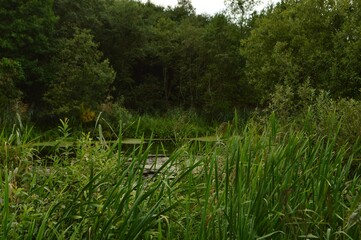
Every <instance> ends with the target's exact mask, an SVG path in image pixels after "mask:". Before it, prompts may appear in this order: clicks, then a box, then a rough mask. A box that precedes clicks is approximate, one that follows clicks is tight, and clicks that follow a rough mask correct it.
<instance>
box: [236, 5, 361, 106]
mask: <svg viewBox="0 0 361 240" xmlns="http://www.w3.org/2000/svg"><path fill="white" fill-rule="evenodd" d="M353 5H354V4H353V3H351V2H348V1H347V3H345V4H344V5H342V4H338V3H337V4H336V1H333V0H330V1H317V0H304V1H296V0H289V1H284V2H281V3H279V4H278V5H277V6H275V7H274V8H272V9H270V10H269V11H268V12H266V14H265V15H263V16H262V17H259V18H258V19H257V20H256V22H255V28H254V29H253V30H252V31H251V35H250V36H249V37H248V38H247V39H245V40H243V41H242V47H241V53H242V55H243V56H244V57H245V58H246V59H247V68H246V72H247V76H248V78H249V80H250V81H251V82H252V83H253V84H254V85H255V86H256V88H257V90H258V94H259V98H260V99H264V100H266V99H268V98H269V96H270V94H271V93H272V92H273V91H274V90H275V86H276V85H287V86H290V87H291V88H293V89H294V90H295V89H297V87H298V86H299V84H302V83H304V82H306V81H309V82H310V85H311V87H313V88H317V89H324V90H328V91H330V92H331V94H332V95H333V96H335V97H355V95H354V94H355V89H359V88H360V86H361V85H360V80H359V79H360V78H359V76H360V71H359V69H360V68H359V67H360V61H359V60H360V58H359V57H357V56H355V55H353V54H354V53H355V52H357V49H360V48H359V47H358V46H359V43H360V40H359V37H358V36H357V35H358V34H356V33H355V32H353V31H356V32H357V31H358V30H357V29H358V27H352V28H349V27H347V26H350V25H349V23H348V22H349V21H350V20H348V19H349V18H351V19H353V18H354V16H355V14H356V12H358V13H357V14H359V11H355V12H349V11H348V10H346V9H349V8H353V7H354V6H353ZM356 19H357V18H356ZM359 19H360V18H358V20H356V21H353V20H352V21H351V22H352V26H358V25H359V23H360V20H359ZM351 22H350V23H351ZM351 29H352V30H351ZM350 30H351V31H350ZM348 36H349V37H351V36H353V37H351V38H348ZM356 36H357V37H356ZM350 58H352V60H350ZM340 63H341V64H340ZM343 63H345V64H344V65H343ZM346 65H347V67H346ZM340 66H342V67H341V68H342V69H341V68H340ZM349 66H352V67H351V68H350V67H349Z"/></svg>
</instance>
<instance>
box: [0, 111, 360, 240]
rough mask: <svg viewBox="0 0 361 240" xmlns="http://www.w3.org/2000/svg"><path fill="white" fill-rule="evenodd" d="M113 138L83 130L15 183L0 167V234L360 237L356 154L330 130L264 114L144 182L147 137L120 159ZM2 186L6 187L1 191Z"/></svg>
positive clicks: (188, 148) (179, 154) (189, 147)
mask: <svg viewBox="0 0 361 240" xmlns="http://www.w3.org/2000/svg"><path fill="white" fill-rule="evenodd" d="M64 126H65V125H64V123H63V124H62V129H60V130H62V131H63V132H64V133H66V134H63V135H62V136H63V141H66V140H67V138H68V137H69V136H70V133H69V131H70V130H69V129H70V128H69V127H68V126H67V128H66V129H67V130H66V131H65V130H64ZM98 130H99V132H101V128H98ZM120 132H121V131H120ZM5 135H6V134H5V133H2V135H1V139H2V146H3V147H4V146H5V145H4V143H3V142H4V141H5V139H8V138H7V136H5ZM100 136H102V135H101V134H100ZM118 137H119V139H118V141H117V142H106V140H105V138H104V137H103V138H102V141H96V140H94V139H92V138H91V137H90V135H89V134H83V135H82V137H80V138H79V139H78V140H77V142H76V144H75V145H74V148H75V150H74V152H75V153H74V154H73V155H74V156H71V157H69V155H64V154H55V155H53V156H51V158H52V160H53V161H52V163H53V164H52V165H51V166H46V165H45V164H44V162H42V161H37V162H31V163H28V164H29V165H28V166H27V167H23V168H22V171H23V172H22V174H21V175H18V176H17V177H16V178H15V179H14V178H13V177H11V174H12V171H13V170H14V169H6V168H2V170H1V172H0V185H1V192H0V193H1V194H0V196H1V202H0V204H1V212H0V214H1V216H0V218H1V219H2V224H1V228H0V229H1V232H0V234H1V236H2V238H3V239H21V238H25V239H34V238H36V239H242V240H243V239H298V238H301V239H302V238H305V239H307V238H308V239H312V238H314V239H316V238H318V239H358V238H359V236H360V235H361V226H360V217H361V213H360V212H361V211H360V200H361V198H360V194H359V188H360V187H359V186H360V185H361V180H360V177H359V176H360V168H359V166H358V163H357V160H358V156H359V153H360V146H359V143H358V142H355V143H354V144H353V145H344V146H339V145H338V144H336V143H337V137H338V133H337V131H336V132H334V133H333V134H328V135H327V136H314V135H312V136H310V134H309V133H308V130H307V126H306V125H305V129H304V130H303V129H300V128H299V127H297V128H293V127H292V124H290V125H287V126H285V125H282V124H280V123H279V122H278V121H277V119H276V117H275V116H274V115H271V116H270V118H269V119H268V121H267V122H266V124H263V125H260V124H258V123H257V122H256V121H249V122H248V124H246V125H245V126H244V127H243V128H242V129H241V128H240V127H238V126H237V131H233V132H232V133H231V132H230V133H229V137H225V138H222V139H218V140H217V141H212V142H198V143H195V142H194V140H192V141H191V140H189V141H184V144H183V145H182V146H179V147H178V148H177V149H176V150H175V151H173V153H172V154H171V155H170V156H169V160H167V161H166V162H165V163H164V164H163V166H162V167H161V168H159V169H158V170H157V171H156V172H155V173H154V174H153V175H152V176H145V175H144V169H145V166H146V163H147V159H148V158H149V157H150V156H151V155H152V156H153V154H154V152H152V151H153V149H154V148H152V140H151V139H150V140H147V144H139V145H134V147H133V148H132V149H127V150H126V151H123V147H122V136H121V134H119V135H118ZM143 141H144V139H143ZM20 145H21V146H23V148H26V146H27V145H26V143H24V144H23V145H22V144H20ZM157 152H164V149H159V151H156V153H157ZM20 156H22V157H23V158H25V155H20ZM65 158H66V160H64V159H65ZM9 173H10V174H9ZM12 181H13V182H14V183H16V184H13V189H12V190H11V191H12V193H10V188H9V187H10V186H12V185H11V182H12Z"/></svg>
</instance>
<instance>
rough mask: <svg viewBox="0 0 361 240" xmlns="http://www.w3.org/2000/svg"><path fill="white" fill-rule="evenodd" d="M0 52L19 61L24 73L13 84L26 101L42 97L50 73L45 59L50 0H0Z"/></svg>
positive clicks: (50, 43)
mask: <svg viewBox="0 0 361 240" xmlns="http://www.w3.org/2000/svg"><path fill="white" fill-rule="evenodd" d="M0 6H1V7H0V33H1V34H0V52H1V56H2V57H6V58H9V59H12V60H14V61H16V62H18V63H19V64H20V65H21V67H22V69H23V71H24V77H23V78H21V81H19V82H17V83H16V88H19V89H20V90H21V91H22V92H24V98H25V100H26V101H27V102H30V103H34V102H38V101H39V100H40V99H41V95H42V93H43V90H44V86H45V85H46V82H47V81H48V79H49V77H50V72H49V71H48V63H49V61H50V59H51V56H52V54H51V53H52V52H53V46H54V45H53V43H54V36H53V33H54V24H55V22H56V17H55V15H54V12H53V1H52V0H0Z"/></svg>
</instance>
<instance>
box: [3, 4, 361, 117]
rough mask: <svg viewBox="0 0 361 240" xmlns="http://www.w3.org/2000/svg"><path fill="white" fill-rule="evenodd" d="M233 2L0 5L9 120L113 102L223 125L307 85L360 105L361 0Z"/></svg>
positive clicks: (75, 112)
mask: <svg viewBox="0 0 361 240" xmlns="http://www.w3.org/2000/svg"><path fill="white" fill-rule="evenodd" d="M226 2H227V5H228V7H229V9H228V10H227V11H225V12H221V13H218V14H216V15H214V16H208V15H198V14H196V13H195V11H194V8H193V7H192V4H191V2H190V1H189V0H181V1H179V2H178V5H177V6H176V7H174V8H170V7H168V8H164V7H161V6H157V5H154V4H153V3H151V2H147V3H141V2H139V1H132V0H79V1H69V0H31V1H24V0H17V1H9V0H6V1H4V0H0V6H1V9H0V32H1V33H2V34H1V35H0V93H1V97H0V108H1V109H0V110H1V112H2V113H3V116H1V117H2V118H6V117H9V116H11V115H12V114H15V113H19V114H20V113H21V114H22V115H24V117H26V118H27V119H30V120H31V121H34V122H35V121H47V120H49V119H53V120H56V119H59V118H62V117H69V118H78V119H79V120H80V119H81V116H82V114H84V111H85V112H99V111H102V106H103V108H104V104H108V105H109V104H110V105H111V106H114V105H117V106H121V107H124V108H125V109H127V110H129V111H133V112H138V113H161V112H165V111H169V110H171V109H174V108H181V109H185V110H194V111H196V112H198V113H200V114H202V115H203V116H205V117H206V118H208V119H225V118H227V116H229V115H230V114H232V112H234V110H235V109H236V110H242V111H252V110H253V109H255V108H256V107H258V108H264V107H267V106H268V104H269V103H270V102H271V98H272V96H274V94H275V92H276V91H277V90H279V89H289V90H290V91H296V90H297V89H299V88H300V86H305V84H306V85H307V86H308V87H309V88H312V89H317V90H324V91H327V92H329V94H330V96H331V97H334V98H353V99H356V100H359V99H360V96H361V95H360V88H361V54H360V53H361V38H360V36H361V9H360V7H361V1H358V0H357V1H350V0H322V1H320V0H284V1H281V2H279V3H277V4H275V5H271V6H269V7H267V8H266V9H264V10H263V11H262V12H252V9H253V6H254V4H255V3H256V1H249V2H248V1H235V0H227V1H226ZM295 99H297V98H295ZM19 105H20V106H23V108H21V109H22V111H21V112H19V107H18V106H19Z"/></svg>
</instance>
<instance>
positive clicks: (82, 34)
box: [45, 30, 115, 117]
mask: <svg viewBox="0 0 361 240" xmlns="http://www.w3.org/2000/svg"><path fill="white" fill-rule="evenodd" d="M54 64H55V66H56V75H55V78H54V80H53V82H52V83H51V85H50V88H49V90H48V91H47V93H46V95H45V100H46V101H47V102H48V103H49V105H50V107H51V111H50V112H49V113H50V114H53V115H56V116H59V117H63V116H69V115H70V116H77V115H79V114H80V113H81V111H82V110H84V109H91V110H93V111H94V110H96V109H97V108H98V107H99V104H100V103H101V102H102V101H104V100H105V98H106V96H107V93H108V91H109V86H110V85H111V84H112V82H113V81H114V78H115V72H114V70H113V69H112V68H111V67H110V66H109V61H108V60H102V53H101V52H100V51H99V50H98V44H96V43H94V42H93V36H92V35H91V34H90V33H89V31H88V30H77V31H76V33H75V34H74V36H73V38H71V39H64V40H63V44H62V49H61V51H60V52H59V54H58V56H57V57H56V59H55V62H54Z"/></svg>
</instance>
